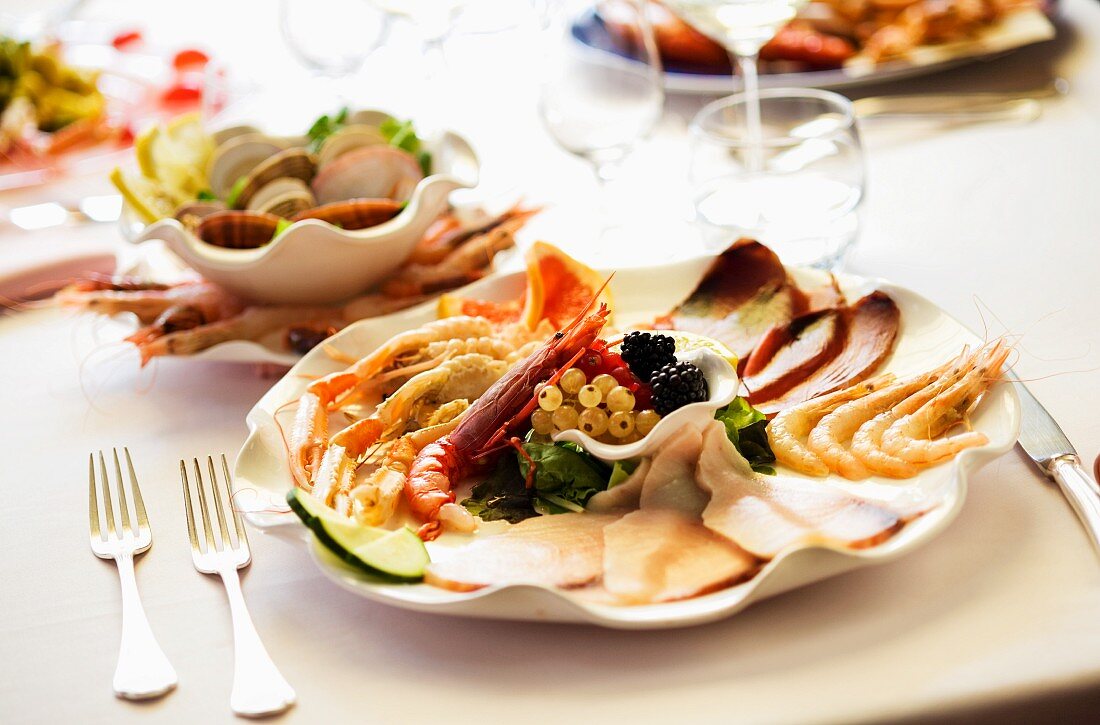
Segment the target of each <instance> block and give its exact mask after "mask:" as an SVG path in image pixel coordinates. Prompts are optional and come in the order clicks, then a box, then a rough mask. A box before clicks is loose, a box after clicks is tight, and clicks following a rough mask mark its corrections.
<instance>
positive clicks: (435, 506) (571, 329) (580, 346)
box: [405, 295, 609, 541]
mask: <svg viewBox="0 0 1100 725" xmlns="http://www.w3.org/2000/svg"><path fill="white" fill-rule="evenodd" d="M596 298H598V295H597V296H596ZM594 299H595V298H594ZM588 312H589V309H588V308H585V309H584V310H583V311H582V312H581V314H580V315H578V316H577V318H576V319H575V320H573V322H571V323H570V324H569V325H567V326H566V327H565V329H564V330H561V331H559V332H555V333H554V335H553V337H551V338H550V339H549V340H548V341H547V342H546V343H545V344H543V345H542V347H540V348H538V349H537V350H535V351H534V352H533V353H531V354H530V355H529V356H528V357H527V358H525V359H524V360H522V361H521V362H520V363H519V364H517V365H516V366H515V367H513V368H512V369H511V370H509V371H508V372H507V373H506V374H505V375H504V377H502V378H501V379H500V380H498V381H497V382H496V383H494V384H493V386H492V387H491V388H489V389H488V390H487V391H486V392H485V394H484V395H482V396H481V397H480V398H478V399H477V401H476V402H475V403H474V404H473V405H472V406H470V408H469V410H467V411H466V413H465V415H464V416H463V418H462V422H461V423H460V424H459V425H458V427H457V428H455V430H454V431H453V432H451V433H449V434H447V435H445V436H443V437H442V438H439V439H438V440H436V441H434V442H432V443H429V444H427V445H426V446H424V448H422V449H421V450H420V452H419V453H418V454H417V456H416V458H415V459H414V460H413V463H412V466H411V467H410V468H409V475H408V478H406V479H405V498H406V500H407V501H408V503H409V508H410V510H411V511H412V513H413V514H414V515H415V516H416V517H417V518H419V519H420V520H421V521H424V522H425V523H424V525H423V526H422V527H421V528H420V530H419V532H418V534H419V535H420V537H421V538H422V539H424V540H426V541H430V540H432V539H434V538H435V537H437V536H439V534H440V533H441V531H442V528H443V523H444V522H447V523H449V524H451V525H452V526H453V527H454V528H458V529H467V530H468V529H471V528H472V526H473V518H472V517H471V516H470V514H469V512H467V511H466V510H465V509H464V508H462V507H461V506H459V505H458V504H456V503H455V502H454V501H455V495H454V492H453V491H452V490H451V489H452V484H453V483H455V482H456V481H458V480H459V479H460V478H462V476H463V474H465V473H466V472H467V471H468V470H469V468H470V466H471V465H472V464H473V462H474V461H475V460H476V459H477V458H479V457H481V456H483V455H485V454H486V453H488V452H491V451H492V450H493V448H494V446H496V445H497V444H499V443H500V442H501V441H503V440H504V438H505V436H506V435H507V434H508V429H509V428H510V427H512V426H513V425H515V424H516V423H517V422H518V421H521V420H523V419H524V418H525V417H526V416H527V415H529V414H530V412H531V409H532V407H533V406H534V404H535V388H536V387H537V386H538V385H539V383H541V382H542V381H545V380H553V379H555V378H556V377H558V376H560V375H561V373H563V372H564V371H565V370H566V369H568V368H569V367H570V366H572V364H573V362H575V361H576V359H577V358H578V357H579V356H580V354H581V353H582V352H583V351H584V349H585V348H586V347H588V346H589V345H591V344H592V343H593V342H594V341H595V340H596V337H597V336H598V335H599V333H600V331H601V330H602V329H603V326H604V324H605V323H606V322H607V317H608V314H609V312H608V309H607V306H606V305H600V308H599V309H598V310H597V311H596V312H594V313H592V314H588Z"/></svg>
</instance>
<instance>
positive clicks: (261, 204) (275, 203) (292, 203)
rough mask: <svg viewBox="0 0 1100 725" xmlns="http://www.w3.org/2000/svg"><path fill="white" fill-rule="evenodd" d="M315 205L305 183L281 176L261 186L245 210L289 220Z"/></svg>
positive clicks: (311, 193)
mask: <svg viewBox="0 0 1100 725" xmlns="http://www.w3.org/2000/svg"><path fill="white" fill-rule="evenodd" d="M316 203H317V201H316V200H315V199H314V198H313V192H312V191H310V190H309V185H308V184H306V182H304V181H302V180H301V179H295V178H292V177H289V176H283V177H281V178H278V179H275V180H274V181H272V182H270V183H268V184H265V185H264V186H262V187H261V188H260V189H259V190H258V191H257V192H256V193H255V194H253V195H252V198H251V199H249V200H248V207H247V208H248V210H249V211H262V212H267V213H268V214H275V215H277V216H281V217H286V218H290V217H292V216H294V215H295V214H297V213H298V212H300V211H305V210H306V209H309V208H311V207H313V206H314V205H315V204H316Z"/></svg>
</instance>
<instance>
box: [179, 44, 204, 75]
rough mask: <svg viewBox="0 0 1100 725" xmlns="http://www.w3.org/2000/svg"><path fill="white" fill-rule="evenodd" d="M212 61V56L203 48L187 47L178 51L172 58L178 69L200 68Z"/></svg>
mask: <svg viewBox="0 0 1100 725" xmlns="http://www.w3.org/2000/svg"><path fill="white" fill-rule="evenodd" d="M209 62H210V57H209V56H208V55H207V54H206V53H203V52H202V51H201V50H196V49H195V48H186V49H184V50H181V51H180V52H178V53H176V55H175V57H174V58H172V66H173V67H174V68H175V69H176V70H189V69H198V68H202V67H203V66H205V65H206V64H207V63H209Z"/></svg>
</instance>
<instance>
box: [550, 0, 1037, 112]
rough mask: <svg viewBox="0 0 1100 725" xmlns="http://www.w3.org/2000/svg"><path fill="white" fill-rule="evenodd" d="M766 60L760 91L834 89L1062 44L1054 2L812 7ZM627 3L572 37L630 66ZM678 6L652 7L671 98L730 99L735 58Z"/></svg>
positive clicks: (976, 0) (609, 6)
mask: <svg viewBox="0 0 1100 725" xmlns="http://www.w3.org/2000/svg"><path fill="white" fill-rule="evenodd" d="M793 4H795V5H803V7H802V9H801V10H800V11H799V13H798V15H797V16H796V17H795V18H794V19H792V20H791V21H790V22H789V23H788V24H787V25H785V26H784V27H782V28H780V30H779V32H778V33H777V34H776V35H775V37H774V38H773V39H772V40H770V41H769V42H768V43H767V44H766V45H765V46H764V47H763V48H762V49H761V51H760V73H761V75H760V83H761V85H762V86H763V87H791V86H795V87H811V88H826V87H829V88H836V87H842V86H849V85H856V84H860V83H871V82H880V81H884V80H888V79H900V78H904V77H907V76H913V75H918V74H922V73H927V72H930V71H932V70H937V69H943V68H945V67H948V66H951V65H956V64H959V63H963V62H967V61H971V60H975V59H978V58H983V57H989V56H991V55H994V54H998V53H1003V52H1006V51H1009V50H1012V49H1015V48H1019V47H1022V46H1025V45H1030V44H1032V43H1037V42H1042V41H1045V40H1049V39H1051V38H1053V37H1054V35H1055V27H1054V25H1053V24H1052V23H1051V20H1050V17H1049V16H1053V15H1054V12H1055V2H1053V0H1051V1H1049V2H1048V1H1047V0H973V1H971V0H856V1H854V2H853V1H851V0H812V1H811V2H808V3H805V4H803V3H793ZM625 5H628V3H627V0H602V1H601V2H597V3H595V4H594V7H593V8H592V9H591V10H589V11H588V12H587V13H585V14H584V15H582V16H581V17H580V18H578V19H577V20H576V22H575V23H574V25H573V28H572V30H573V36H574V38H575V39H576V40H577V42H578V43H580V44H582V45H584V46H587V47H589V48H592V49H593V50H594V51H596V52H602V53H608V54H614V55H618V56H621V57H627V58H629V57H630V55H631V48H633V47H635V44H636V42H637V38H638V28H637V26H636V24H635V20H634V17H635V16H634V12H633V11H632V10H630V8H629V7H624V6H625ZM675 8H676V4H675V3H671V2H670V3H659V2H653V3H650V4H649V20H650V22H651V24H652V26H653V30H654V40H655V42H656V45H657V49H658V51H659V53H660V56H661V61H662V65H663V67H664V68H665V85H666V87H667V88H668V89H669V90H673V91H680V92H685V93H725V92H729V91H730V89H731V87H732V86H733V83H734V81H733V79H732V76H731V73H732V71H733V69H732V67H731V65H730V57H729V54H728V52H727V51H726V49H725V48H724V47H723V46H722V45H721V44H720V43H719V42H718V41H717V40H716V39H714V37H712V36H710V35H707V34H705V32H704V29H703V27H702V26H698V27H696V26H695V25H693V24H692V23H691V18H690V17H689V16H688V15H686V14H684V15H682V16H681V15H678V14H677V13H676V12H674V9H675Z"/></svg>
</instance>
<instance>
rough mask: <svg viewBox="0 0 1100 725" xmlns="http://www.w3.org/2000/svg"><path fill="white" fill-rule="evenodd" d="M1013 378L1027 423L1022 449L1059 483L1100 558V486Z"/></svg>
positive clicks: (1022, 429) (1023, 427) (1047, 415)
mask: <svg viewBox="0 0 1100 725" xmlns="http://www.w3.org/2000/svg"><path fill="white" fill-rule="evenodd" d="M1010 377H1011V378H1012V379H1013V380H1014V381H1015V383H1016V392H1017V393H1018V394H1019V396H1020V409H1021V413H1022V419H1023V420H1022V424H1021V427H1020V447H1021V448H1023V449H1024V452H1025V453H1027V455H1028V456H1030V457H1031V460H1033V461H1035V465H1037V466H1038V467H1039V470H1040V471H1042V472H1043V475H1045V476H1047V477H1048V478H1051V479H1053V480H1054V481H1056V482H1057V483H1058V486H1059V487H1060V488H1061V489H1062V493H1063V494H1064V495H1065V497H1066V498H1067V499H1069V502H1070V505H1071V506H1073V510H1074V511H1075V512H1076V513H1077V518H1079V519H1080V520H1081V524H1082V526H1084V527H1085V531H1086V533H1088V535H1089V538H1090V539H1091V540H1092V545H1093V547H1094V548H1095V549H1096V553H1097V554H1100V485H1097V483H1096V480H1095V479H1093V478H1090V477H1089V475H1088V473H1086V472H1085V469H1084V467H1083V466H1082V465H1081V459H1080V457H1079V456H1078V455H1077V451H1076V449H1074V447H1073V444H1072V443H1070V442H1069V438H1066V434H1065V433H1063V432H1062V429H1061V427H1059V425H1058V423H1057V422H1055V420H1054V418H1052V417H1051V415H1050V413H1048V412H1047V410H1046V408H1044V407H1043V406H1042V404H1040V403H1039V401H1038V400H1036V399H1035V396H1034V395H1032V394H1031V391H1030V390H1028V389H1027V387H1026V386H1025V385H1024V384H1023V383H1021V382H1020V380H1019V378H1017V377H1016V376H1015V375H1012V376H1010Z"/></svg>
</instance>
